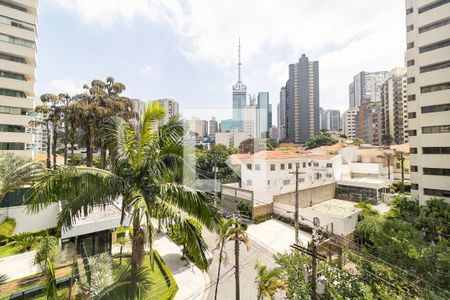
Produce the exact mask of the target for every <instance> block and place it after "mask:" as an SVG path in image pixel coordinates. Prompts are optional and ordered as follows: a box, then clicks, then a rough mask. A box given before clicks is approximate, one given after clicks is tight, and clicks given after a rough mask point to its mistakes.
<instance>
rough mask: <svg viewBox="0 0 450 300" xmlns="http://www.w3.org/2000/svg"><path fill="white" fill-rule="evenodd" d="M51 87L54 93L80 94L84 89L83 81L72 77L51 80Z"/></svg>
mask: <svg viewBox="0 0 450 300" xmlns="http://www.w3.org/2000/svg"><path fill="white" fill-rule="evenodd" d="M50 87H51V88H52V92H54V93H67V94H69V95H75V94H79V93H81V92H82V91H83V82H82V81H78V82H77V81H74V80H72V79H54V80H52V81H50Z"/></svg>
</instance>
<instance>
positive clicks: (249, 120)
mask: <svg viewBox="0 0 450 300" xmlns="http://www.w3.org/2000/svg"><path fill="white" fill-rule="evenodd" d="M249 98H250V101H249V102H250V103H249V104H248V105H246V106H244V109H243V110H242V114H243V120H244V132H247V133H248V134H250V135H251V136H252V137H258V132H259V131H260V129H259V124H260V122H259V117H260V115H259V110H258V106H257V104H256V99H255V96H253V97H252V96H249Z"/></svg>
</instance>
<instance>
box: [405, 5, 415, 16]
mask: <svg viewBox="0 0 450 300" xmlns="http://www.w3.org/2000/svg"><path fill="white" fill-rule="evenodd" d="M413 11H414V9H413V8H412V7H410V8H407V9H406V14H407V15H409V14H412V13H413Z"/></svg>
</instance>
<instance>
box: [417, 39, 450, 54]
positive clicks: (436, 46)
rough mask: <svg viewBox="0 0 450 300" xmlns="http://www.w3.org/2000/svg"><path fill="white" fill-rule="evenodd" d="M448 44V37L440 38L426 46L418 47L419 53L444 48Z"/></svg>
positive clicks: (449, 40) (449, 43) (449, 41)
mask: <svg viewBox="0 0 450 300" xmlns="http://www.w3.org/2000/svg"><path fill="white" fill-rule="evenodd" d="M447 46H450V39H446V40H442V41H439V42H436V43H433V44H429V45H426V46H422V47H420V48H419V53H425V52H429V51H433V50H436V49H440V48H444V47H447Z"/></svg>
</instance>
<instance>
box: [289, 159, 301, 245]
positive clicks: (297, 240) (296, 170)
mask: <svg viewBox="0 0 450 300" xmlns="http://www.w3.org/2000/svg"><path fill="white" fill-rule="evenodd" d="M298 168H299V163H296V165H295V172H289V173H290V174H295V211H294V228H295V243H296V244H298V243H299V241H300V239H299V237H298V230H299V228H298V227H299V226H298V223H299V222H298V206H299V204H298Z"/></svg>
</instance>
